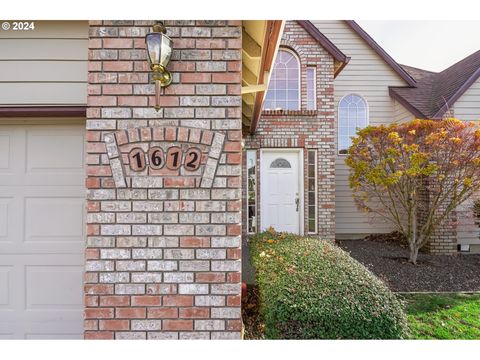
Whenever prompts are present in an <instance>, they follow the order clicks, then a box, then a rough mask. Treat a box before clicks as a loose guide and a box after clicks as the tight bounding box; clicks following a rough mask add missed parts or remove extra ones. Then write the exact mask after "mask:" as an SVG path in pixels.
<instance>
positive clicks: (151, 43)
mask: <svg viewBox="0 0 480 360" xmlns="http://www.w3.org/2000/svg"><path fill="white" fill-rule="evenodd" d="M165 32H166V29H165V25H163V23H162V22H161V21H158V22H157V23H156V24H155V25H153V32H151V33H148V34H147V36H146V37H145V42H146V45H147V53H148V62H149V64H150V69H151V70H152V71H153V79H154V80H155V110H157V111H158V110H160V93H161V89H162V88H164V87H167V86H168V85H170V84H171V83H172V74H171V73H170V72H169V71H168V70H167V65H168V63H169V61H170V57H171V56H172V48H173V41H172V39H170V38H169V37H168V36H167V35H165Z"/></svg>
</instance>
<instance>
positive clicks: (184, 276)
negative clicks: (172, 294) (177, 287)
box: [163, 272, 194, 283]
mask: <svg viewBox="0 0 480 360" xmlns="http://www.w3.org/2000/svg"><path fill="white" fill-rule="evenodd" d="M163 278H164V279H163V282H166V283H191V282H193V280H194V279H193V273H191V272H173V273H167V272H166V273H163Z"/></svg>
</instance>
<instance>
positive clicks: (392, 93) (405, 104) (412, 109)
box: [388, 86, 427, 119]
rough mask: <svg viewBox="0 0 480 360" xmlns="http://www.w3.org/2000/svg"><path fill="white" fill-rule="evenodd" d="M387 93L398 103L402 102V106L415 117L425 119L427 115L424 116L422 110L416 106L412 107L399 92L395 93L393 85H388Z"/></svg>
mask: <svg viewBox="0 0 480 360" xmlns="http://www.w3.org/2000/svg"><path fill="white" fill-rule="evenodd" d="M388 94H389V95H390V97H392V98H394V99H395V100H397V101H398V102H399V103H400V104H402V106H403V107H404V108H405V109H407V110H408V111H410V112H411V113H412V114H413V115H415V116H416V117H417V118H419V119H426V118H427V116H425V115H424V114H422V112H421V111H420V110H418V109H417V108H416V107H414V106H413V105H412V104H410V103H409V102H408V101H407V100H405V99H404V98H403V97H401V96H400V95H399V94H397V93H396V92H395V87H394V86H390V87H389V88H388Z"/></svg>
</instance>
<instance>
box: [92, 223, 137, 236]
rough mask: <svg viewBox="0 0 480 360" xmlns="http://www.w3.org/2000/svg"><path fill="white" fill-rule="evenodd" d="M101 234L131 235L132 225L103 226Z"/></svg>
mask: <svg viewBox="0 0 480 360" xmlns="http://www.w3.org/2000/svg"><path fill="white" fill-rule="evenodd" d="M100 233H101V234H102V235H130V234H131V228H130V225H101V227H100Z"/></svg>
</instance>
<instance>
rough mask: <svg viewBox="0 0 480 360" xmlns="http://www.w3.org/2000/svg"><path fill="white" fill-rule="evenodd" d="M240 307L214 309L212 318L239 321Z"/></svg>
mask: <svg viewBox="0 0 480 360" xmlns="http://www.w3.org/2000/svg"><path fill="white" fill-rule="evenodd" d="M241 315H242V314H241V310H240V307H224V308H212V311H211V316H212V318H219V319H239V318H240V317H241Z"/></svg>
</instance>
